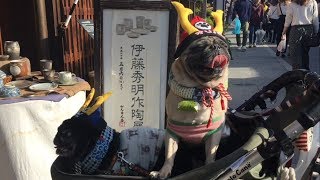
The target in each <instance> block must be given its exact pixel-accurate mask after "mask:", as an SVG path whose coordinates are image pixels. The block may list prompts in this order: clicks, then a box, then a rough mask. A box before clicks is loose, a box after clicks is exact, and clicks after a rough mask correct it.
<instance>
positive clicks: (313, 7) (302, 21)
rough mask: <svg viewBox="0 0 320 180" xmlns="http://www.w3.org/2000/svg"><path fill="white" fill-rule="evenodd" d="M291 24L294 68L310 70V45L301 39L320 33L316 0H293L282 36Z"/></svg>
mask: <svg viewBox="0 0 320 180" xmlns="http://www.w3.org/2000/svg"><path fill="white" fill-rule="evenodd" d="M290 25H291V30H290V35H289V47H290V49H289V53H290V59H291V62H290V63H291V65H292V69H308V70H309V50H310V47H306V46H303V44H302V43H301V40H302V39H303V38H308V37H311V36H312V35H313V34H315V33H318V30H319V17H318V5H317V2H316V1H315V0H292V2H291V3H290V4H289V5H288V8H287V15H286V20H285V24H284V28H283V32H282V35H283V36H282V37H283V38H284V36H285V35H286V33H287V31H288V27H289V26H290Z"/></svg>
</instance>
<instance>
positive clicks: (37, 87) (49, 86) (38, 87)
mask: <svg viewBox="0 0 320 180" xmlns="http://www.w3.org/2000/svg"><path fill="white" fill-rule="evenodd" d="M57 87H58V84H56V83H38V84H33V85H31V86H29V89H30V90H32V91H50V90H53V89H55V88H57Z"/></svg>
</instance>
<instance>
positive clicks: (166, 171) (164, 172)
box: [159, 165, 172, 179]
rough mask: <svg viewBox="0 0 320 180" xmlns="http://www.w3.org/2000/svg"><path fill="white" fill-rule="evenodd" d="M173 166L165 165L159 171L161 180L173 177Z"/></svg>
mask: <svg viewBox="0 0 320 180" xmlns="http://www.w3.org/2000/svg"><path fill="white" fill-rule="evenodd" d="M171 170H172V166H171V165H164V166H162V168H161V169H160V171H159V178H160V179H165V178H167V177H169V176H170V175H171Z"/></svg>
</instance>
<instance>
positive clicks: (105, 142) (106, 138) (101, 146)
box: [80, 126, 113, 174]
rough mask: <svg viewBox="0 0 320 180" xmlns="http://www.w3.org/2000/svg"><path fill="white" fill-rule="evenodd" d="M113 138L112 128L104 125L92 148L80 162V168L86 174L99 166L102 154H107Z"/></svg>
mask: <svg viewBox="0 0 320 180" xmlns="http://www.w3.org/2000/svg"><path fill="white" fill-rule="evenodd" d="M112 139H113V129H111V128H110V127H108V126H107V127H106V128H105V129H104V130H103V131H102V133H101V135H100V137H99V139H98V140H97V142H96V145H95V147H94V148H93V150H92V151H91V152H90V153H89V154H88V155H87V156H86V157H85V158H84V160H83V161H82V162H80V165H81V169H82V171H83V172H84V173H86V174H92V173H93V172H95V171H96V170H97V169H98V167H99V166H100V164H101V162H102V160H103V158H104V156H105V155H106V154H107V152H108V149H109V145H110V142H111V141H112Z"/></svg>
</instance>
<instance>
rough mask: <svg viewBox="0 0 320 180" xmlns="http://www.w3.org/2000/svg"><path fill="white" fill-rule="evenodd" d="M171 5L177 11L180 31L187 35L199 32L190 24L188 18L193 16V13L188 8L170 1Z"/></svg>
mask: <svg viewBox="0 0 320 180" xmlns="http://www.w3.org/2000/svg"><path fill="white" fill-rule="evenodd" d="M171 3H172V5H173V6H174V7H175V9H176V10H177V13H178V15H179V19H180V24H181V27H182V29H184V30H185V31H186V32H187V33H188V34H189V35H190V34H192V33H194V32H197V31H199V30H198V29H197V28H196V27H194V26H193V25H192V24H191V23H190V22H189V18H188V16H189V15H190V14H193V11H192V10H191V9H189V8H185V7H184V6H183V5H182V4H181V3H179V2H177V1H172V2H171Z"/></svg>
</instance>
